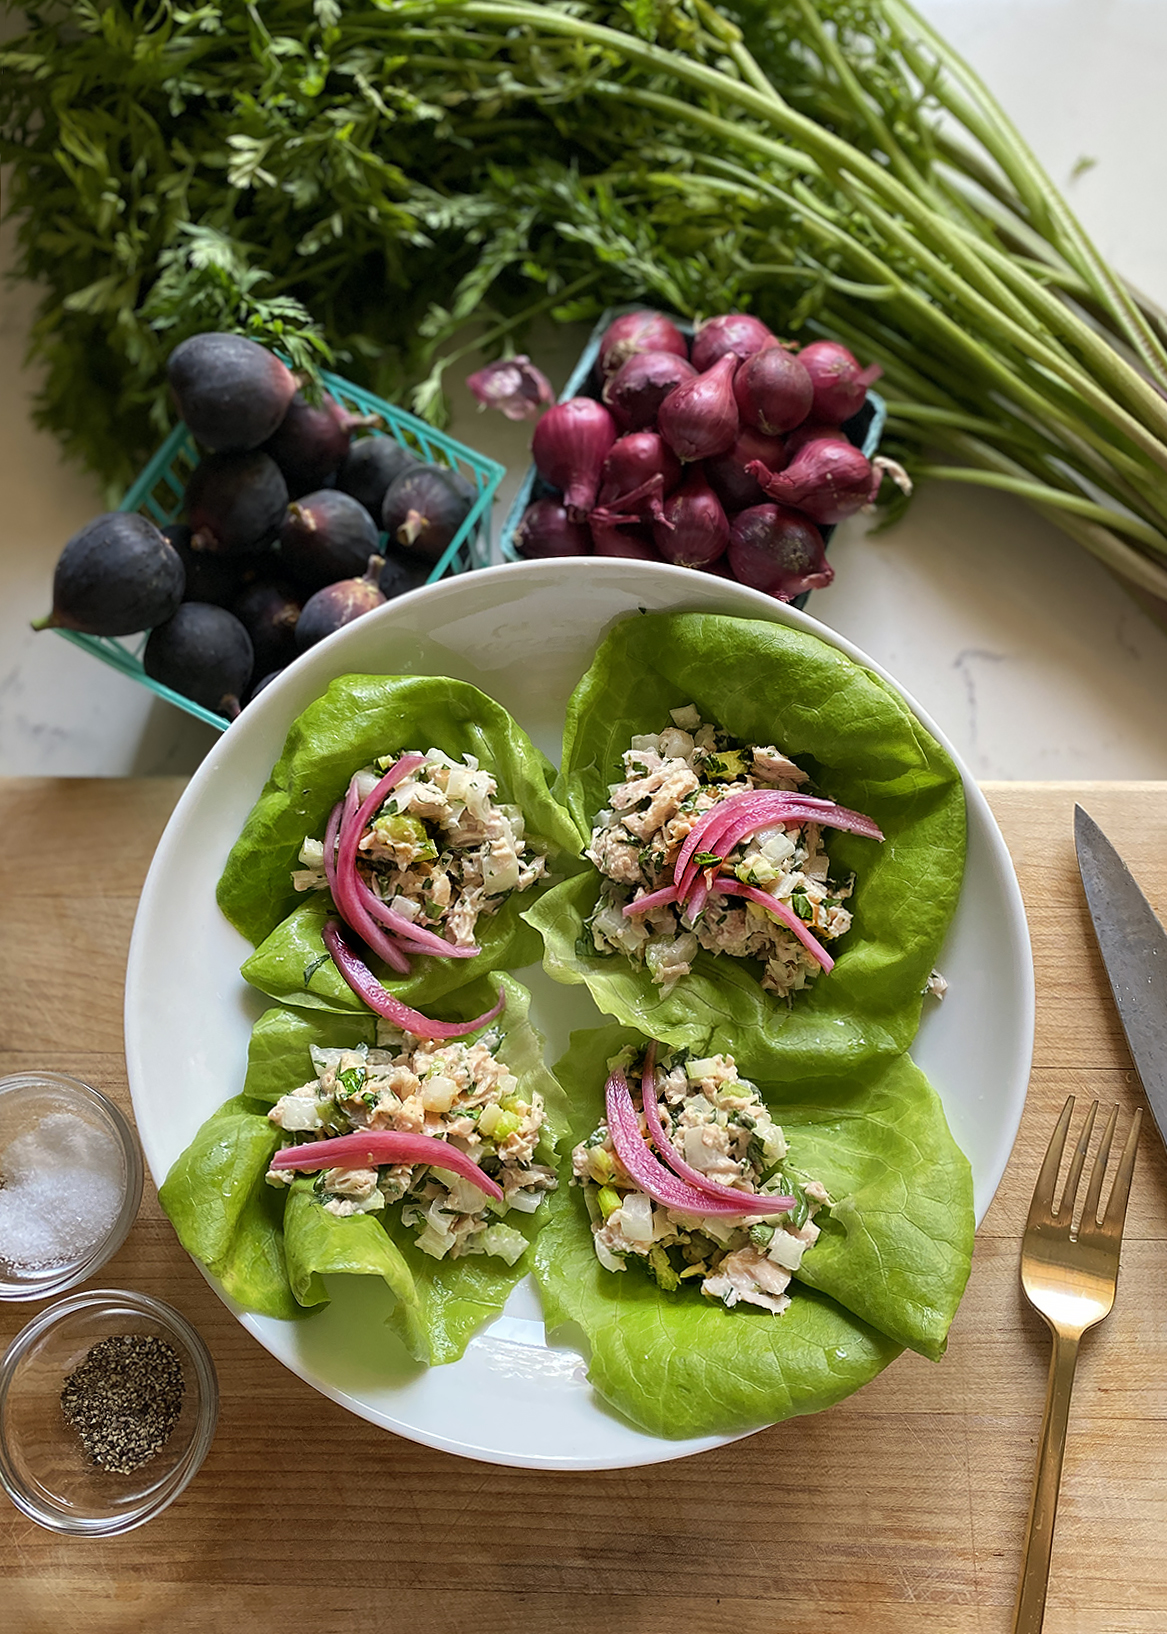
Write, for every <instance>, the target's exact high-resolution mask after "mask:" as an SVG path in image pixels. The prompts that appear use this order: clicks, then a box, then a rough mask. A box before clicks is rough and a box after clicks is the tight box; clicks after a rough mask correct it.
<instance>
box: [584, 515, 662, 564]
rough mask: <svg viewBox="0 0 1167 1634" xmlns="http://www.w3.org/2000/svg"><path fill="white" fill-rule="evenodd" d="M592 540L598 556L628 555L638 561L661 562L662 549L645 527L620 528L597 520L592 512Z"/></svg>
mask: <svg viewBox="0 0 1167 1634" xmlns="http://www.w3.org/2000/svg"><path fill="white" fill-rule="evenodd" d="M591 530H592V542H593V544H594V546H595V553H596V555H597V556H626V557H628V558H630V559H631V560H632V561H636V562H659V561H660V559H661V557H660V551H659V550H656V549H655V548H654V546H653V543H652V540H651V539H650V538H649V536H648V534H647V533H646V532H645V530H644V529H643V528H618V527H616V526H615V525H614V524H613V523H611V522H603V521H597V513H596V512H595V511H593V512H592V519H591Z"/></svg>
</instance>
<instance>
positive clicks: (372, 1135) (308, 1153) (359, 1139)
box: [271, 1129, 502, 1203]
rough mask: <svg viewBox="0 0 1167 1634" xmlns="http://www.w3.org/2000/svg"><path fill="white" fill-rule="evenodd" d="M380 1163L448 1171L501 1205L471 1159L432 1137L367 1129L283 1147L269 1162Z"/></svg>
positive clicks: (299, 1165) (319, 1165)
mask: <svg viewBox="0 0 1167 1634" xmlns="http://www.w3.org/2000/svg"><path fill="white" fill-rule="evenodd" d="M382 1163H424V1164H426V1165H427V1167H428V1168H431V1169H448V1170H449V1172H450V1173H451V1174H456V1175H460V1176H461V1178H462V1179H463V1180H469V1181H470V1183H471V1185H474V1186H477V1187H478V1188H479V1190H480V1191H484V1192H485V1193H486V1195H487V1196H488V1197H493V1198H494V1199H495V1201H496V1202H499V1203H501V1202H502V1187H501V1186H499V1185H498V1184H497V1183H496V1182H495V1181H493V1180H492V1179H491V1178H490V1176H489V1175H485V1174H483V1172H482V1170H481V1169H480V1168H479V1167H478V1165H477V1163H475V1161H474V1159H473V1158H472V1157H467V1155H466V1153H465V1152H460V1151H459V1150H458V1148H457V1147H456V1146H451V1145H450V1143H449V1142H448V1141H445V1140H437V1139H436V1138H435V1137H434V1136H433V1135H409V1134H404V1133H402V1132H400V1131H398V1130H396V1129H370V1130H369V1131H368V1132H367V1133H365V1134H356V1135H335V1136H333V1137H332V1138H331V1139H330V1140H307V1141H304V1142H302V1143H301V1144H300V1145H299V1146H285V1147H283V1148H282V1149H281V1150H280V1151H278V1152H277V1153H276V1154H275V1156H274V1157H273V1158H272V1160H271V1166H272V1168H273V1169H364V1168H376V1167H377V1166H378V1165H380V1164H382Z"/></svg>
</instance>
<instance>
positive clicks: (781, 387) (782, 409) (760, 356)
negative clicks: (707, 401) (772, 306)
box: [733, 346, 814, 437]
mask: <svg viewBox="0 0 1167 1634" xmlns="http://www.w3.org/2000/svg"><path fill="white" fill-rule="evenodd" d="M733 395H734V401H735V402H736V404H737V407H738V413H739V414H740V415H741V421H742V424H743V425H745V426H751V427H752V428H753V429H754V430H755V431H763V432H765V434H766V435H767V436H768V437H778V436H781V435H782V433H783V432H786V431H793V430H794V428H795V426H800V425H801V424H802V422H803V421H804V420H805V419H806V417H807V415H808V414H809V413H810V410H811V404H812V403H813V402H814V386H813V385H812V383H811V378H810V375H809V374H808V373H807V372H806V370H805V368H804V367H803V366H802V363H801V362H800V361H799V359H798V358H797V357H795V355H794V353H793V352H790V351H788V350H787V349H786V347H785V346H767V347H766V349H765V351H762V352H755V353H754V354H753V356H752V357H748V358H746V360H745V362H744V363H743V364H742V365H741V366H740V368H739V369H738V371H737V373H736V374H735V376H734V381H733Z"/></svg>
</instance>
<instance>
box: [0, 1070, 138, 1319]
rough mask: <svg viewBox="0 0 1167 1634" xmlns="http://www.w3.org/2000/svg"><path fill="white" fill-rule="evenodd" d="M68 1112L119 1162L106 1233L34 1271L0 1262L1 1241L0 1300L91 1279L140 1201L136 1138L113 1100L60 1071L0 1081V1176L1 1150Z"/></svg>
mask: <svg viewBox="0 0 1167 1634" xmlns="http://www.w3.org/2000/svg"><path fill="white" fill-rule="evenodd" d="M62 1112H64V1113H70V1114H72V1115H73V1116H74V1117H76V1118H79V1119H81V1121H82V1122H83V1123H85V1124H88V1126H89V1127H90V1128H91V1129H94V1130H97V1131H100V1132H102V1133H104V1134H105V1135H107V1136H108V1137H109V1139H111V1140H112V1141H113V1143H114V1145H115V1146H116V1148H117V1152H118V1157H119V1160H120V1166H121V1174H120V1180H119V1185H120V1191H121V1201H120V1204H119V1206H118V1210H117V1213H116V1215H115V1216H114V1220H113V1224H112V1225H111V1226H110V1228H109V1230H108V1231H107V1232H106V1233H105V1234H104V1235H103V1236H101V1237H100V1238H99V1239H98V1240H97V1241H95V1242H93V1243H92V1244H91V1245H90V1246H89V1247H87V1248H85V1249H83V1250H82V1251H80V1252H78V1253H76V1254H73V1255H72V1256H70V1257H69V1258H65V1259H61V1260H58V1261H55V1262H54V1263H53V1264H51V1265H48V1266H46V1267H43V1268H41V1269H39V1270H29V1269H24V1268H22V1267H21V1266H20V1265H19V1264H18V1263H14V1261H13V1260H12V1259H11V1258H5V1255H4V1245H3V1242H2V1241H0V1299H47V1298H48V1297H50V1296H51V1295H53V1294H62V1293H64V1292H65V1290H66V1288H74V1287H76V1285H77V1284H78V1283H79V1282H84V1281H85V1279H86V1277H91V1276H93V1275H94V1273H95V1272H97V1271H100V1269H101V1267H102V1266H103V1265H104V1264H105V1263H106V1261H107V1260H108V1259H111V1258H112V1256H113V1255H114V1254H116V1253H117V1251H118V1249H119V1248H120V1247H121V1245H122V1243H123V1242H124V1241H125V1239H126V1234H127V1232H128V1231H129V1229H130V1227H131V1226H132V1225H133V1223H134V1219H135V1217H136V1215H137V1212H138V1207H139V1205H140V1203H141V1201H142V1154H141V1151H140V1149H139V1147H138V1139H137V1136H136V1135H135V1134H134V1131H133V1130H132V1129H131V1127H130V1125H129V1124H128V1123H127V1122H126V1120H125V1118H123V1116H122V1114H121V1113H120V1112H119V1111H118V1109H117V1107H116V1106H114V1104H113V1103H112V1101H109V1100H107V1099H106V1097H105V1096H104V1095H103V1094H102V1093H101V1091H100V1090H97V1089H93V1088H92V1087H91V1086H90V1085H89V1084H83V1083H81V1082H80V1080H79V1079H77V1078H66V1077H65V1075H64V1073H61V1072H18V1073H16V1074H14V1076H13V1077H11V1078H0V1176H2V1175H3V1169H4V1152H5V1149H6V1148H7V1147H8V1146H9V1144H10V1143H11V1142H12V1141H13V1140H15V1139H16V1138H17V1137H18V1136H20V1135H25V1134H28V1133H30V1132H31V1131H32V1130H34V1129H35V1128H36V1127H37V1125H38V1124H39V1123H40V1121H41V1119H42V1118H45V1117H47V1116H49V1115H50V1114H54V1113H62Z"/></svg>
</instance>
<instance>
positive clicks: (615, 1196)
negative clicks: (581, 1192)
mask: <svg viewBox="0 0 1167 1634" xmlns="http://www.w3.org/2000/svg"><path fill="white" fill-rule="evenodd" d="M596 1202H597V1203H598V1204H599V1205H600V1213H601V1214H602V1215H603V1216H604V1219H605V1220H606V1219H607V1218H608V1216H609V1215H610V1214H614V1213H615V1212H616V1210H617V1209H618V1208H619V1207H620V1193H619V1192H618V1191H613V1190H612V1188H611V1186H601V1187H600V1189H599V1191H598V1192H597V1193H596Z"/></svg>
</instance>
